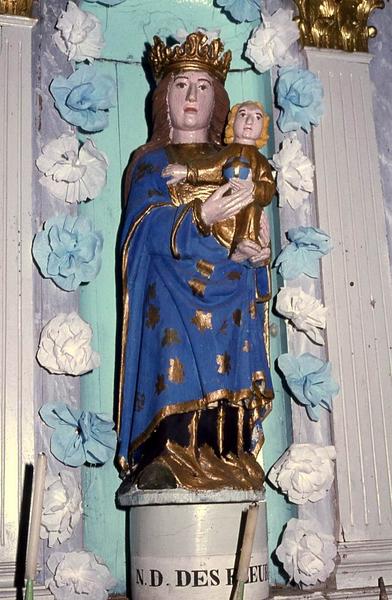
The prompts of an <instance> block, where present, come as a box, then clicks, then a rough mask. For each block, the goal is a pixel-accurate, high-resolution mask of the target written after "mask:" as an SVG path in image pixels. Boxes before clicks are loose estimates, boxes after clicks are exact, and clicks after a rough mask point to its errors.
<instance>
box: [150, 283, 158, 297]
mask: <svg viewBox="0 0 392 600" xmlns="http://www.w3.org/2000/svg"><path fill="white" fill-rule="evenodd" d="M148 297H149V299H150V300H155V298H156V297H157V284H156V283H150V285H149V286H148Z"/></svg>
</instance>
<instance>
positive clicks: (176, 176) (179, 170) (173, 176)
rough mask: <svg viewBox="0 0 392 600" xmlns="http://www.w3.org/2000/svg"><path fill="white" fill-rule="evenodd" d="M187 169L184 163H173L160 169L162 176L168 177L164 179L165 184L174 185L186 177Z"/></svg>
mask: <svg viewBox="0 0 392 600" xmlns="http://www.w3.org/2000/svg"><path fill="white" fill-rule="evenodd" d="M187 172H188V169H187V168H186V167H185V166H184V165H179V164H177V163H174V164H173V165H168V166H167V167H165V168H164V169H162V177H170V179H168V180H167V181H166V183H167V185H175V184H176V183H179V182H180V181H183V179H186V176H187Z"/></svg>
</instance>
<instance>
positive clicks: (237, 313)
mask: <svg viewBox="0 0 392 600" xmlns="http://www.w3.org/2000/svg"><path fill="white" fill-rule="evenodd" d="M241 318H242V312H241V309H240V308H237V309H236V310H235V311H234V312H233V321H234V324H235V325H237V327H239V326H240V325H241Z"/></svg>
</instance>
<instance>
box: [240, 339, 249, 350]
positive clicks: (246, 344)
mask: <svg viewBox="0 0 392 600" xmlns="http://www.w3.org/2000/svg"><path fill="white" fill-rule="evenodd" d="M242 352H250V341H249V340H245V341H244V343H243V345H242Z"/></svg>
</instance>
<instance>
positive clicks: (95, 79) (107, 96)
mask: <svg viewBox="0 0 392 600" xmlns="http://www.w3.org/2000/svg"><path fill="white" fill-rule="evenodd" d="M49 89H50V93H51V94H52V96H53V98H54V100H55V106H56V108H57V110H58V111H59V113H60V115H61V116H62V118H63V119H64V120H65V121H67V122H68V123H71V125H76V126H77V127H80V129H82V130H83V131H88V132H95V131H102V129H105V127H107V125H108V122H109V113H108V110H109V108H111V107H112V106H114V97H115V83H114V81H113V79H112V78H111V77H109V76H108V75H101V74H99V73H97V71H96V69H95V67H93V66H92V65H81V66H80V67H79V68H78V70H77V71H75V72H74V73H72V74H71V75H70V76H69V77H68V78H67V77H63V76H62V75H60V76H59V77H55V78H54V79H53V81H52V83H51V84H50V86H49Z"/></svg>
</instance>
